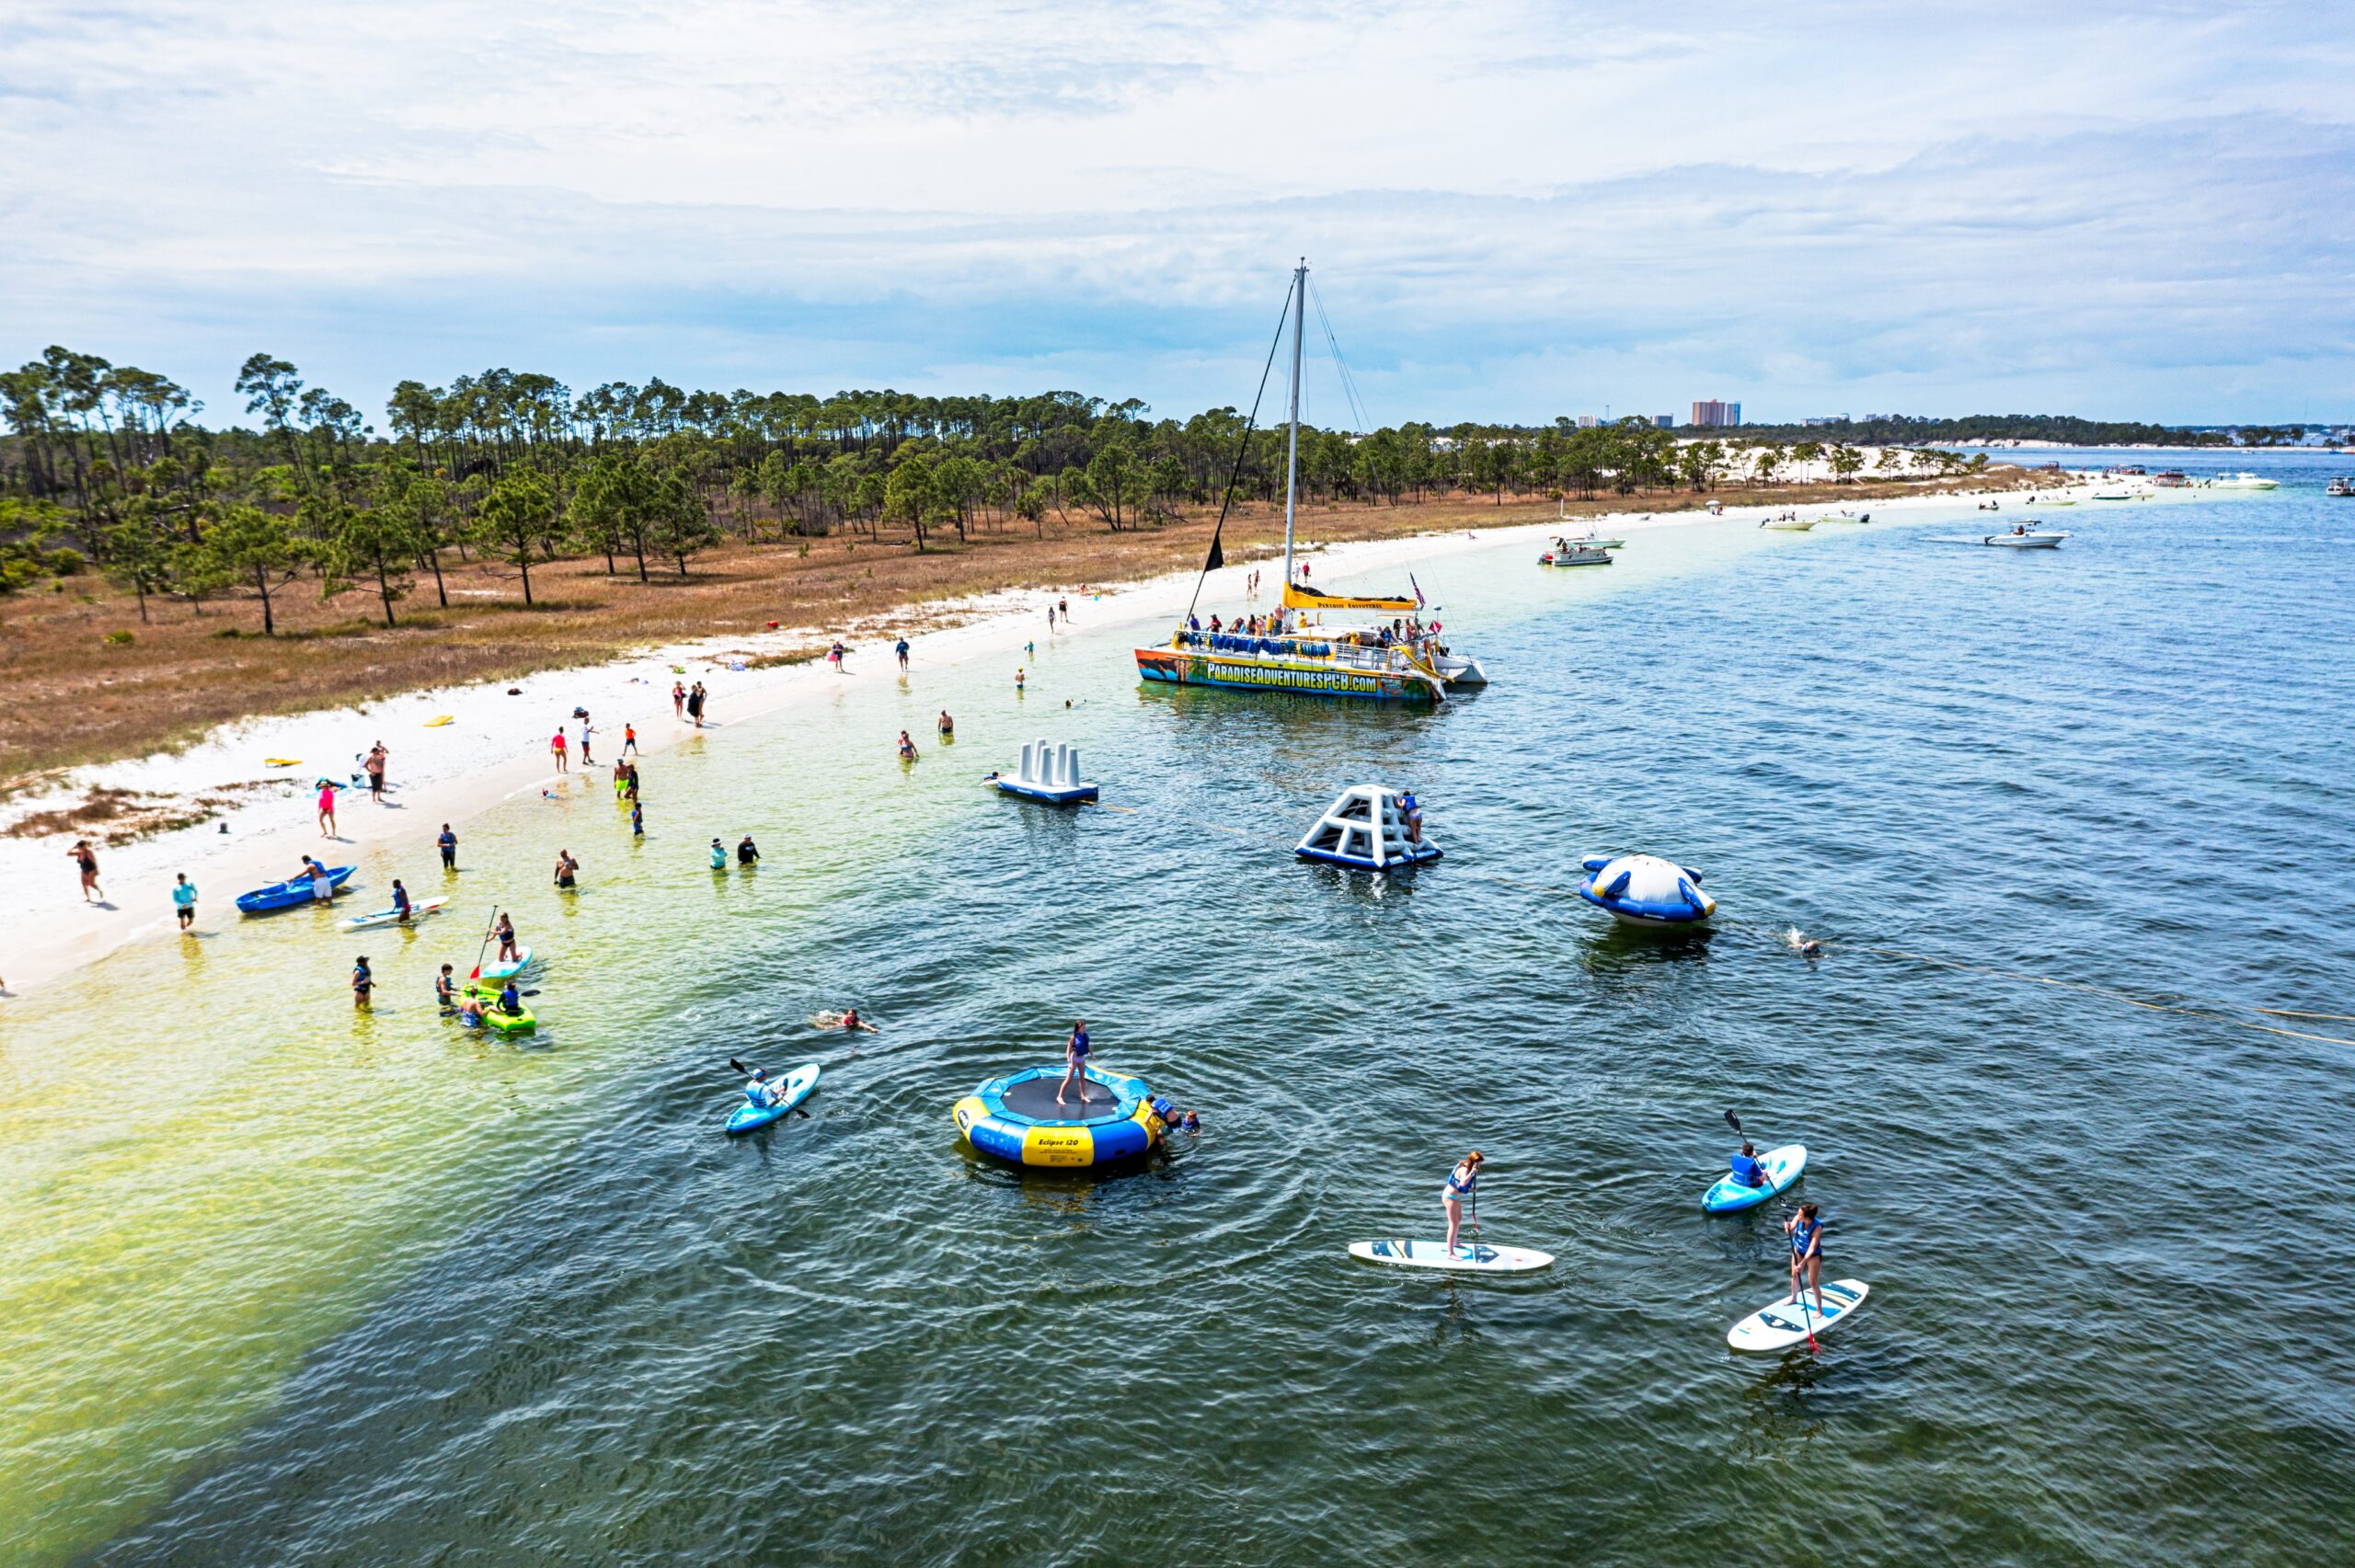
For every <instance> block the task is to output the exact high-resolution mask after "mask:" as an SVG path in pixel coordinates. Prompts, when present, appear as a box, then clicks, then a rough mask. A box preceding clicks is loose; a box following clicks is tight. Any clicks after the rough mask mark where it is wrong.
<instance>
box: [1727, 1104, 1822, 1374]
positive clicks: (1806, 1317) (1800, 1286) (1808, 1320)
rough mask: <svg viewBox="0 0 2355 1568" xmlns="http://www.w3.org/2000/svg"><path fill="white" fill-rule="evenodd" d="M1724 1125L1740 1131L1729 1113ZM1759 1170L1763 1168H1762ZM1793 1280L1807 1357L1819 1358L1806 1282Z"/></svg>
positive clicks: (1770, 1178) (1771, 1176)
mask: <svg viewBox="0 0 2355 1568" xmlns="http://www.w3.org/2000/svg"><path fill="white" fill-rule="evenodd" d="M1726 1125H1727V1126H1728V1127H1731V1128H1733V1130H1734V1131H1736V1132H1740V1131H1741V1118H1740V1116H1735V1115H1734V1114H1733V1113H1732V1112H1731V1111H1728V1112H1727V1113H1726ZM1761 1169H1762V1170H1763V1169H1764V1168H1763V1166H1762V1167H1761ZM1765 1175H1766V1185H1768V1186H1769V1187H1772V1186H1773V1185H1775V1173H1773V1172H1772V1171H1767V1172H1766V1173H1765ZM1793 1278H1794V1280H1795V1281H1796V1285H1797V1288H1796V1289H1795V1290H1794V1291H1793V1294H1794V1295H1795V1296H1796V1297H1797V1298H1798V1304H1799V1322H1800V1323H1801V1324H1803V1325H1804V1326H1805V1327H1806V1329H1807V1353H1808V1354H1809V1356H1820V1355H1821V1354H1822V1353H1823V1352H1822V1348H1821V1346H1820V1345H1817V1344H1816V1343H1815V1315H1814V1314H1813V1313H1812V1312H1809V1310H1807V1280H1806V1279H1805V1278H1804V1277H1802V1276H1799V1275H1798V1274H1797V1273H1794V1275H1793Z"/></svg>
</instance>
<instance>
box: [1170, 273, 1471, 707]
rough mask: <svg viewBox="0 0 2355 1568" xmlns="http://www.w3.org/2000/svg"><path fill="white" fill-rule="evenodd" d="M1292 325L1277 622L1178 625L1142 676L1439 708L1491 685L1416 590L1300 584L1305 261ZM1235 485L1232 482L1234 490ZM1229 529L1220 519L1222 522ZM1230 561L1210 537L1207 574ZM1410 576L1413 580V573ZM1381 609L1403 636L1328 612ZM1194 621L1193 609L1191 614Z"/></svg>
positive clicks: (1295, 276) (1296, 283)
mask: <svg viewBox="0 0 2355 1568" xmlns="http://www.w3.org/2000/svg"><path fill="white" fill-rule="evenodd" d="M1285 308H1286V314H1287V315H1288V316H1289V317H1290V320H1289V322H1288V323H1287V325H1288V326H1290V327H1291V329H1292V413H1291V432H1290V434H1289V435H1288V437H1287V438H1286V440H1285V442H1284V592H1283V609H1282V611H1281V612H1280V613H1279V614H1278V615H1277V616H1275V617H1274V620H1275V622H1276V629H1274V630H1271V631H1269V632H1266V633H1263V634H1259V635H1246V634H1243V633H1239V632H1234V631H1226V632H1206V631H1202V630H1200V629H1198V628H1196V627H1195V626H1193V625H1190V624H1186V623H1183V622H1181V623H1180V624H1178V626H1177V629H1176V630H1175V631H1174V632H1172V633H1171V634H1170V636H1169V640H1168V641H1166V642H1165V643H1162V644H1159V645H1157V646H1155V647H1141V648H1139V649H1137V650H1136V655H1137V673H1138V674H1139V675H1140V676H1142V677H1143V679H1145V680H1147V681H1166V682H1168V683H1169V684H1171V685H1176V686H1216V687H1222V688H1225V689H1227V690H1230V691H1238V692H1292V693H1295V694H1297V695H1300V696H1309V697H1355V698H1360V699H1365V700H1371V701H1373V702H1386V703H1407V704H1417V705H1423V704H1432V705H1435V704H1440V703H1443V702H1445V701H1446V700H1447V698H1448V694H1449V692H1450V690H1451V689H1452V688H1457V687H1468V686H1485V685H1487V684H1488V672H1487V671H1486V670H1482V669H1481V668H1480V663H1479V661H1478V660H1477V659H1476V658H1470V657H1468V656H1465V655H1460V654H1455V653H1452V652H1450V651H1449V650H1448V649H1447V648H1446V647H1444V646H1442V644H1441V643H1440V641H1439V639H1438V636H1437V628H1436V627H1425V626H1423V625H1422V624H1420V621H1419V616H1420V613H1421V612H1422V610H1423V608H1424V606H1423V595H1422V590H1421V589H1415V591H1414V593H1413V594H1412V596H1411V597H1409V596H1406V595H1389V596H1385V595H1361V594H1346V593H1320V592H1317V591H1315V589H1310V588H1309V587H1308V586H1307V585H1305V584H1304V583H1303V582H1301V581H1300V578H1299V575H1298V573H1296V572H1295V571H1294V570H1293V566H1292V555H1293V548H1292V539H1293V526H1294V521H1295V518H1296V516H1297V512H1298V509H1299V497H1300V371H1301V358H1302V338H1303V336H1304V330H1305V326H1306V316H1307V314H1308V263H1307V262H1305V261H1303V262H1302V263H1301V264H1300V266H1299V267H1297V268H1295V269H1293V271H1292V296H1291V298H1290V300H1289V301H1288V302H1287V303H1286V307H1285ZM1231 488H1232V486H1230V489H1231ZM1223 526H1224V522H1223V518H1222V521H1221V527H1222V528H1223ZM1224 560H1225V556H1224V555H1223V553H1222V552H1221V550H1220V547H1219V542H1218V536H1217V534H1215V533H1213V534H1212V538H1211V554H1210V558H1209V560H1208V561H1207V562H1205V563H1204V565H1203V567H1202V573H1203V576H1205V577H1207V576H1208V575H1209V574H1210V573H1211V572H1212V570H1214V569H1216V568H1217V567H1219V566H1220V565H1222V564H1223V562H1224ZM1409 580H1410V582H1411V579H1409ZM1344 610H1377V611H1385V612H1390V613H1391V614H1393V615H1396V616H1399V617H1402V618H1404V619H1405V620H1406V621H1407V634H1406V635H1403V636H1401V635H1398V634H1397V633H1396V631H1394V630H1393V629H1392V628H1391V626H1390V625H1389V624H1374V625H1366V626H1338V627H1337V626H1330V625H1327V624H1325V615H1326V613H1327V612H1332V611H1344ZM1191 619H1192V617H1191V615H1190V614H1189V617H1188V621H1189V622H1190V621H1191Z"/></svg>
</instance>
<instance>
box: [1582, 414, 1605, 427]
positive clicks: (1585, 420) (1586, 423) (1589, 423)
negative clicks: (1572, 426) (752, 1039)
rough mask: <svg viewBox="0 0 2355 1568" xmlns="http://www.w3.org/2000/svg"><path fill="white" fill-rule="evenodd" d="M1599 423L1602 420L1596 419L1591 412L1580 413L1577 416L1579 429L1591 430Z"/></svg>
mask: <svg viewBox="0 0 2355 1568" xmlns="http://www.w3.org/2000/svg"><path fill="white" fill-rule="evenodd" d="M1601 423H1602V421H1601V420H1600V419H1597V418H1595V417H1594V416H1593V415H1591V414H1581V415H1580V416H1579V429H1581V430H1591V429H1594V428H1595V426H1597V425H1599V424H1601Z"/></svg>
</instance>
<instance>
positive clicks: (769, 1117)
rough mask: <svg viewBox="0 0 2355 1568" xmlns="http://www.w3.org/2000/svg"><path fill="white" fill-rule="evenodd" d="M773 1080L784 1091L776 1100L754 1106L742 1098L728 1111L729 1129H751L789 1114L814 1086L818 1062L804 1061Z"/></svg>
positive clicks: (731, 1130) (734, 1130)
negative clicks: (778, 1078) (782, 1087)
mask: <svg viewBox="0 0 2355 1568" xmlns="http://www.w3.org/2000/svg"><path fill="white" fill-rule="evenodd" d="M776 1082H780V1083H782V1084H783V1085H784V1088H785V1093H784V1095H783V1096H782V1097H781V1098H779V1099H778V1101H777V1103H776V1104H774V1105H768V1106H764V1107H762V1108H759V1109H755V1108H754V1107H753V1104H752V1102H751V1101H750V1100H746V1101H744V1102H743V1103H742V1104H739V1105H738V1106H737V1107H736V1108H735V1109H734V1110H732V1111H730V1112H729V1113H728V1130H729V1132H751V1131H752V1130H753V1129H754V1128H755V1127H766V1126H768V1125H769V1123H771V1122H773V1121H775V1120H777V1119H779V1118H780V1117H783V1116H790V1115H792V1114H793V1107H794V1106H796V1105H798V1104H801V1102H802V1101H804V1100H807V1099H808V1098H809V1097H810V1091H811V1090H812V1089H815V1088H816V1087H818V1064H817V1063H816V1062H814V1061H805V1062H803V1063H802V1064H801V1065H800V1066H799V1067H797V1068H795V1069H794V1070H792V1071H790V1072H788V1073H787V1074H786V1075H785V1077H784V1078H782V1079H781V1080H777V1081H776Z"/></svg>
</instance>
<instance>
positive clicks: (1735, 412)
mask: <svg viewBox="0 0 2355 1568" xmlns="http://www.w3.org/2000/svg"><path fill="white" fill-rule="evenodd" d="M1693 423H1694V425H1696V426H1698V427H1699V428H1701V429H1705V430H1714V429H1725V428H1726V427H1728V426H1729V425H1739V424H1740V423H1741V405H1740V404H1739V403H1720V402H1718V401H1717V399H1716V398H1714V397H1712V398H1710V399H1708V400H1707V401H1706V402H1702V403H1695V404H1694V405H1693Z"/></svg>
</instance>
